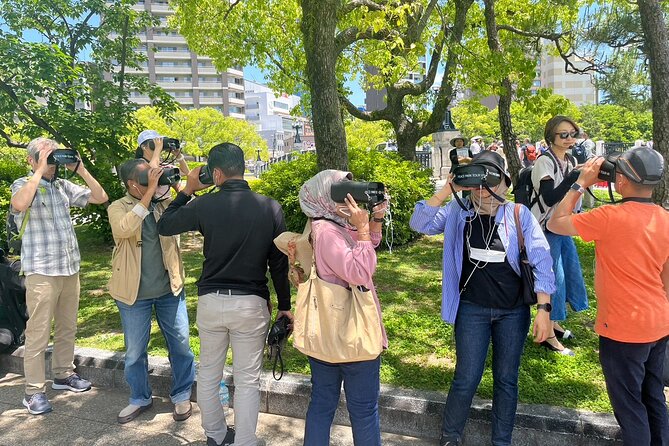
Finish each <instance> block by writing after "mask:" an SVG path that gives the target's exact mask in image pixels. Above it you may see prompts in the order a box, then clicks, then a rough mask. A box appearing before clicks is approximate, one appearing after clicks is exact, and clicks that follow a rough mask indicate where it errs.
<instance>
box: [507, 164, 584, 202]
mask: <svg viewBox="0 0 669 446" xmlns="http://www.w3.org/2000/svg"><path fill="white" fill-rule="evenodd" d="M542 156H548V157H549V158H550V159H551V161H552V162H553V175H555V174H556V173H557V170H558V166H557V163H556V162H555V159H554V158H553V157H552V156H551V155H548V154H547V153H542V154H541V155H539V158H541V157H542ZM567 156H568V157H569V163H570V164H571V165H572V166H575V165H576V161H575V160H574V157H573V156H570V155H567ZM537 159H538V158H537ZM533 168H534V165H531V166H527V167H524V168H523V169H521V170H520V172H519V173H518V181H516V184H514V186H513V201H515V202H516V203H520V204H524V205H525V206H527V207H528V208H530V209H532V206H534V205H535V204H536V203H539V210H540V211H541V213H542V214H543V213H544V211H545V209H544V208H543V206H542V205H541V202H539V193H538V191H536V190H534V185H533V184H532V169H533Z"/></svg>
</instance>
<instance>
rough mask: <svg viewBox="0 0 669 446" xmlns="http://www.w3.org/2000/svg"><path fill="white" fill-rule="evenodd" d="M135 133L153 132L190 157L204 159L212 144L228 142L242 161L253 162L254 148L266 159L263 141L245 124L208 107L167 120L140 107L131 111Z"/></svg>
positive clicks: (152, 110)
mask: <svg viewBox="0 0 669 446" xmlns="http://www.w3.org/2000/svg"><path fill="white" fill-rule="evenodd" d="M135 118H136V120H137V125H136V126H135V132H136V133H139V132H141V131H142V130H145V129H153V130H156V131H157V132H158V133H160V134H162V135H164V136H170V137H173V138H178V139H179V140H181V141H182V142H185V143H186V144H185V148H184V152H186V153H188V154H189V155H194V156H206V155H207V154H208V153H209V150H210V149H211V148H212V147H213V146H215V145H216V144H220V143H222V142H232V143H235V144H237V145H238V146H240V147H241V148H242V150H244V158H245V159H255V158H256V157H257V152H256V150H257V149H260V158H261V159H264V160H267V159H269V152H268V149H267V142H266V141H265V140H264V139H263V138H262V137H261V136H260V135H259V134H258V132H256V130H255V127H254V126H253V125H252V124H250V123H249V122H247V121H244V120H241V119H235V118H231V117H229V116H224V115H223V113H221V112H219V111H218V110H215V109H213V108H211V107H204V108H200V109H193V110H184V109H179V110H177V111H176V112H175V113H174V114H172V115H171V116H168V117H167V119H166V118H164V117H163V116H162V115H161V113H160V110H158V109H156V108H155V107H142V108H140V109H139V110H137V111H136V112H135Z"/></svg>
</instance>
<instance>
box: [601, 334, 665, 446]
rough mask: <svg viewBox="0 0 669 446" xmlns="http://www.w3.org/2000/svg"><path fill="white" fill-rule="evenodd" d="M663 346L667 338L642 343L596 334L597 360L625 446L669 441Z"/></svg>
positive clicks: (661, 445) (657, 443)
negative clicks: (600, 365) (617, 339)
mask: <svg viewBox="0 0 669 446" xmlns="http://www.w3.org/2000/svg"><path fill="white" fill-rule="evenodd" d="M666 347H667V338H666V337H665V338H662V339H660V340H658V341H656V342H647V343H642V344H632V343H628V342H618V341H614V340H613V339H609V338H605V337H604V336H600V337H599V361H600V362H601V363H602V371H603V372H604V381H606V390H607V391H608V394H609V399H610V400H611V406H613V415H615V417H616V420H617V421H618V424H619V425H620V430H621V432H622V436H623V444H624V445H625V446H628V445H652V446H664V445H667V444H669V419H668V418H667V403H666V401H665V396H664V382H663V379H662V376H663V370H664V356H665V351H666Z"/></svg>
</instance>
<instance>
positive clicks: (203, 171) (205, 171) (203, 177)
mask: <svg viewBox="0 0 669 446" xmlns="http://www.w3.org/2000/svg"><path fill="white" fill-rule="evenodd" d="M199 179H200V183H202V184H206V185H210V184H214V177H213V176H212V175H211V171H210V170H209V166H208V165H207V164H205V165H204V166H202V167H201V168H200V175H199Z"/></svg>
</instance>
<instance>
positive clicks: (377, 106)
mask: <svg viewBox="0 0 669 446" xmlns="http://www.w3.org/2000/svg"><path fill="white" fill-rule="evenodd" d="M365 70H367V71H368V72H369V73H370V74H372V75H377V74H378V73H379V69H378V68H377V67H373V66H371V65H368V66H366V67H365ZM426 74H427V58H426V57H425V56H423V57H421V58H420V59H419V60H418V67H417V68H416V71H410V72H409V73H407V75H406V77H405V78H404V79H402V81H409V82H413V83H419V82H422V81H423V79H425V76H426ZM385 106H386V89H385V88H384V89H381V90H375V89H369V90H366V91H365V110H367V111H376V110H381V109H383V108H385Z"/></svg>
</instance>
